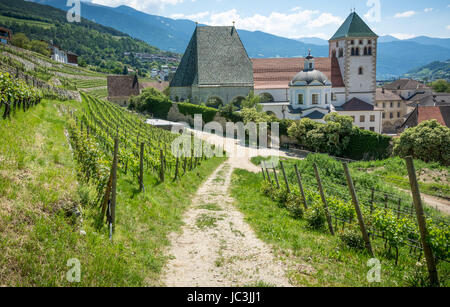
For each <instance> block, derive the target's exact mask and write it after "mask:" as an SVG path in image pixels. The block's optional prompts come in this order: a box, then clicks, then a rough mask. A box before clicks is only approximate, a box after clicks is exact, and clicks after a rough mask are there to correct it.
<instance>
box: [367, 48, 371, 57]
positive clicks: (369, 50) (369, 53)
mask: <svg viewBox="0 0 450 307" xmlns="http://www.w3.org/2000/svg"><path fill="white" fill-rule="evenodd" d="M367 55H372V47H369V49H368V51H367Z"/></svg>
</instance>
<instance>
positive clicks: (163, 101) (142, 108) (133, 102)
mask: <svg viewBox="0 0 450 307" xmlns="http://www.w3.org/2000/svg"><path fill="white" fill-rule="evenodd" d="M171 107H172V102H171V101H170V100H169V98H167V96H166V95H164V94H163V93H161V92H160V91H158V90H156V89H154V88H146V89H144V90H143V91H142V93H141V95H139V96H136V97H132V98H131V99H130V109H136V110H137V111H139V112H148V113H151V114H153V116H154V117H156V118H161V119H167V115H168V114H169V111H170V108H171Z"/></svg>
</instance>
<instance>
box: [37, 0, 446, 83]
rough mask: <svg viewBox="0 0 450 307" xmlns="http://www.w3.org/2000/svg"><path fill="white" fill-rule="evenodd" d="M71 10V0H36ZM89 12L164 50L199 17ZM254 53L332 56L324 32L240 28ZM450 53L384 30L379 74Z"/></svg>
mask: <svg viewBox="0 0 450 307" xmlns="http://www.w3.org/2000/svg"><path fill="white" fill-rule="evenodd" d="M34 2H38V3H42V4H47V5H51V6H54V7H56V8H60V9H63V10H67V6H66V0H34ZM82 15H83V17H84V18H87V19H89V20H92V21H95V22H97V23H99V24H102V25H105V26H109V27H112V28H114V29H117V30H119V31H122V32H124V33H127V34H129V35H130V36H132V37H135V38H138V39H141V40H143V41H145V42H147V43H149V44H150V45H152V46H156V47H158V48H160V49H162V50H166V51H172V52H177V53H183V52H184V50H185V48H186V46H187V44H188V42H189V39H190V37H191V35H192V32H193V31H194V29H195V22H193V21H190V20H175V19H171V18H166V17H161V16H157V15H150V14H146V13H143V12H139V11H137V10H135V9H133V8H130V7H128V6H119V7H116V8H112V7H106V6H101V5H93V4H90V3H82ZM239 35H240V37H241V39H242V41H243V43H244V45H245V47H246V49H247V52H248V54H249V56H250V57H259V58H264V57H265V58H269V57H298V56H304V55H305V54H306V53H307V51H308V49H311V50H312V52H313V54H314V55H315V56H317V57H326V56H328V43H327V41H326V40H322V39H320V38H299V39H297V40H294V39H288V38H283V37H279V36H275V35H272V34H268V33H264V32H260V31H255V32H251V31H246V30H239ZM449 58H450V39H439V38H430V37H424V36H422V37H416V38H413V39H408V40H399V39H396V38H395V37H392V36H383V37H380V40H379V49H378V74H377V78H378V79H390V78H397V77H399V76H401V75H403V74H405V73H407V72H409V71H411V70H413V69H416V68H418V67H421V66H424V65H427V64H429V63H431V62H433V61H446V60H447V59H449Z"/></svg>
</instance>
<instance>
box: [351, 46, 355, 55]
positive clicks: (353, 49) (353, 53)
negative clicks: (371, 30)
mask: <svg viewBox="0 0 450 307" xmlns="http://www.w3.org/2000/svg"><path fill="white" fill-rule="evenodd" d="M353 55H355V48H352V56H353Z"/></svg>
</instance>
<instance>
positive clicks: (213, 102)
mask: <svg viewBox="0 0 450 307" xmlns="http://www.w3.org/2000/svg"><path fill="white" fill-rule="evenodd" d="M206 106H207V107H211V108H216V109H217V108H219V107H221V106H223V101H222V99H220V98H219V97H216V96H213V97H209V98H208V100H207V101H206Z"/></svg>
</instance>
